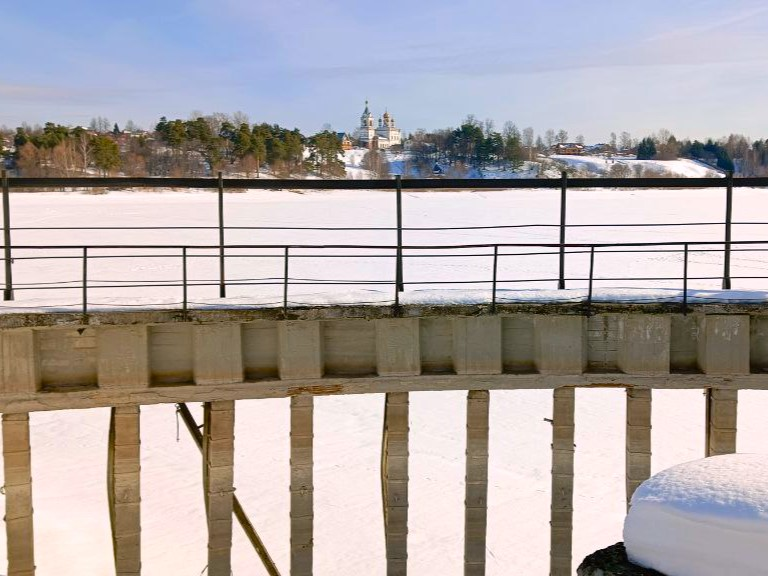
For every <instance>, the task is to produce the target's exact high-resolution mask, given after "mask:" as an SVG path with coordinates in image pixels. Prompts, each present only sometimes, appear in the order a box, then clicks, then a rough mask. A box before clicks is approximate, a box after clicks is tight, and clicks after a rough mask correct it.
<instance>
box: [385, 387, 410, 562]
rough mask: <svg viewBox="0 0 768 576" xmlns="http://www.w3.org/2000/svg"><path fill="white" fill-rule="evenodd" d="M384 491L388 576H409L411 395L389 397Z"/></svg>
mask: <svg viewBox="0 0 768 576" xmlns="http://www.w3.org/2000/svg"><path fill="white" fill-rule="evenodd" d="M385 396H386V398H385V401H384V402H385V404H384V434H383V437H382V453H381V488H382V496H383V506H384V537H385V543H386V554H387V576H405V575H406V574H407V573H408V392H392V393H388V394H386V395H385Z"/></svg>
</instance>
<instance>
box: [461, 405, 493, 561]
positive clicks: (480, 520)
mask: <svg viewBox="0 0 768 576" xmlns="http://www.w3.org/2000/svg"><path fill="white" fill-rule="evenodd" d="M489 401H490V393H489V392H488V390H470V391H469V393H468V395H467V472H466V497H465V500H464V507H465V508H464V575H465V576H482V575H484V574H485V540H486V528H487V523H488V408H489V404H490V403H489Z"/></svg>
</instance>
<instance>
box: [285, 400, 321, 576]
mask: <svg viewBox="0 0 768 576" xmlns="http://www.w3.org/2000/svg"><path fill="white" fill-rule="evenodd" d="M313 408H314V399H313V397H312V396H308V395H307V396H293V397H292V398H291V486H290V490H291V576H312V548H313V538H314V536H313V532H314V519H315V518H314V506H313V502H314V494H313V493H314V486H313V477H312V476H313V474H312V466H313V456H312V444H313Z"/></svg>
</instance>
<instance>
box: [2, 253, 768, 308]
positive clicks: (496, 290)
mask: <svg viewBox="0 0 768 576" xmlns="http://www.w3.org/2000/svg"><path fill="white" fill-rule="evenodd" d="M221 248H222V247H221V246H220V245H216V244H212V245H201V244H195V245H169V244H157V245H146V244H143V245H129V244H123V245H108V244H102V245H59V246H15V247H14V250H15V251H17V252H22V253H29V254H31V255H24V256H20V257H17V258H16V259H17V260H18V261H19V262H23V261H58V260H74V261H79V263H80V264H79V269H80V273H81V279H80V281H79V282H78V281H75V280H61V281H57V280H53V281H48V282H30V283H25V284H18V285H17V286H15V287H14V290H15V291H17V292H24V291H56V290H59V291H61V290H68V291H72V290H79V291H80V293H81V299H80V304H79V306H80V308H81V311H82V313H83V314H87V313H88V310H89V305H93V304H94V299H93V293H94V292H95V291H102V290H103V291H110V292H111V293H113V292H114V291H115V290H123V291H125V290H127V289H136V288H154V289H157V288H172V289H173V290H174V291H177V292H176V293H178V294H179V295H180V296H181V298H180V300H179V301H178V302H177V304H178V305H179V306H181V308H182V311H183V313H184V314H187V311H188V309H189V307H190V304H191V303H193V302H191V301H190V290H192V289H195V290H197V291H198V293H199V291H200V290H199V289H201V288H206V287H207V288H220V287H221V284H220V281H219V278H216V277H211V278H196V279H192V278H190V277H189V264H190V261H191V260H205V259H209V260H210V259H215V260H218V259H219V251H220V250H221ZM223 249H224V250H223V252H224V258H225V259H237V258H246V259H257V260H260V261H266V260H275V259H277V260H282V270H283V273H282V276H263V277H256V278H230V279H225V284H224V286H225V287H230V288H232V287H244V286H250V287H268V286H272V287H275V288H276V289H279V290H280V292H281V295H282V298H281V300H279V301H274V302H269V303H266V304H267V305H272V306H278V305H279V306H280V307H281V308H282V310H283V312H284V313H286V314H287V312H288V308H289V307H291V306H309V305H313V302H312V301H311V300H310V301H304V302H299V301H295V300H292V299H291V298H290V290H291V288H296V287H300V286H304V287H306V286H315V287H317V286H326V287H339V286H345V287H364V288H367V289H371V288H375V289H377V290H378V291H379V293H380V294H381V297H382V298H383V299H381V300H378V301H375V302H361V301H352V302H343V304H348V305H355V304H381V305H394V306H395V307H396V308H398V307H399V306H400V305H401V293H402V292H403V291H404V290H405V288H406V287H418V288H421V289H429V288H446V287H450V288H453V289H455V288H457V287H458V288H463V289H467V288H475V289H476V288H482V289H484V290H488V289H490V290H489V293H488V295H487V299H486V300H485V301H484V302H479V303H482V304H487V305H488V306H489V309H490V311H491V312H495V311H496V308H497V305H498V304H502V303H511V302H513V301H514V300H512V299H510V298H508V297H505V292H504V290H505V288H506V289H509V287H510V286H514V287H516V288H520V287H522V288H527V289H530V288H531V287H532V286H533V287H537V288H539V287H542V288H544V289H553V290H554V289H555V287H558V288H559V286H560V285H561V283H562V282H564V281H567V282H569V283H574V282H575V283H580V284H582V285H584V289H585V290H586V294H585V295H584V296H577V298H578V299H579V300H580V301H582V302H583V304H584V306H585V310H586V313H587V314H590V311H591V307H592V304H593V302H594V293H595V289H596V287H597V285H598V284H606V283H608V284H611V283H613V284H615V283H617V282H635V283H637V282H643V283H650V282H664V283H666V286H665V287H666V288H674V289H679V291H680V292H679V295H673V296H669V297H667V298H668V299H670V300H672V302H673V303H674V304H675V305H679V306H680V308H681V309H682V310H683V311H684V312H686V311H687V310H688V306H689V299H690V296H689V283H690V282H691V281H713V280H714V281H719V280H721V277H720V276H712V275H709V276H703V275H695V276H692V275H690V272H689V264H690V255H691V254H692V253H696V254H710V255H711V254H724V253H725V252H726V249H725V248H724V244H723V243H722V242H714V241H713V242H656V243H648V242H627V243H611V244H604V243H599V244H564V245H563V244H557V243H556V244H546V243H543V244H530V243H519V244H502V243H499V244H460V245H432V246H396V245H370V244H359V245H358V244H335V245H333V244H331V245H315V244H306V245H300V244H297V245H280V244H274V245H268V244H259V245H251V244H232V245H225V246H223ZM728 249H729V250H730V251H731V252H733V253H750V252H752V253H754V252H757V253H763V254H766V255H768V240H765V241H763V240H746V241H732V242H730V245H729V247H728ZM147 250H150V251H153V252H150V253H146V251H147ZM361 250H362V251H365V253H364V254H361V253H359V252H360V251H361ZM563 250H564V253H565V254H566V255H569V256H575V255H582V256H584V257H587V258H588V266H586V269H585V270H584V273H583V274H581V275H577V276H568V277H563V276H554V275H553V276H544V277H521V276H515V277H512V276H504V275H500V274H499V267H500V263H501V261H502V260H504V259H510V258H513V259H514V258H518V259H519V258H525V257H552V258H554V257H560V256H561V255H562V254H563ZM467 251H471V252H469V253H467ZM232 252H237V253H236V254H232ZM37 253H42V254H37ZM174 254H175V256H174ZM653 254H664V255H666V256H668V255H670V254H671V255H674V256H676V257H679V258H680V266H679V269H680V273H679V274H675V275H664V276H653V275H642V276H636V275H635V276H633V275H626V274H625V275H620V276H617V275H607V274H598V273H597V270H598V268H599V265H600V257H601V256H606V255H629V256H633V257H635V256H638V255H653ZM126 258H129V259H165V260H169V259H170V260H176V261H177V262H178V265H179V267H180V269H181V278H178V279H173V278H171V279H168V278H166V279H156V280H155V279H150V280H135V281H134V280H103V279H97V278H92V277H90V275H89V269H90V268H91V266H90V265H92V264H93V263H94V261H104V260H110V259H126ZM349 258H352V259H358V258H365V259H371V258H373V259H385V260H391V261H393V264H396V263H397V262H399V261H401V260H414V261H416V260H424V259H439V258H462V259H465V258H469V259H486V261H487V262H488V271H487V275H486V276H485V277H473V278H463V279H462V278H451V279H446V280H440V279H415V280H412V281H404V280H401V279H400V277H398V274H397V268H398V266H397V265H394V266H393V269H394V270H393V272H394V273H393V274H392V276H390V277H389V278H386V277H385V278H381V277H373V278H358V279H348V278H338V277H335V276H330V277H324V278H315V277H297V276H291V275H290V270H291V262H292V261H293V262H296V261H299V260H302V261H306V260H313V259H320V260H324V261H325V260H334V259H349ZM765 261H766V270H765V272H764V273H763V274H757V275H750V276H745V275H739V276H733V277H732V278H733V279H734V280H755V279H765V280H766V281H768V258H766V259H765ZM766 285H768V282H766ZM220 294H221V292H219V295H220ZM568 298H569V297H568V296H563V297H555V298H553V299H551V300H549V301H563V300H566V301H568ZM619 300H621V299H620V298H618V299H616V301H619ZM642 300H643V298H640V300H638V298H636V297H626V298H625V299H624V300H622V301H623V302H627V303H638V302H640V301H642ZM652 300H654V301H663V300H664V297H659V296H654V297H652ZM761 300H762V299H761ZM520 301H526V299H525V298H523V299H521V300H520ZM539 301H542V300H541V299H539ZM96 302H97V303H98V299H97V300H96ZM514 302H518V301H514ZM261 304H262V305H265V303H264V302H262V303H261ZM116 306H121V305H119V304H118V305H116ZM14 307H17V306H14Z"/></svg>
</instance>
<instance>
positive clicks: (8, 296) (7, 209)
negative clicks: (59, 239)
mask: <svg viewBox="0 0 768 576" xmlns="http://www.w3.org/2000/svg"><path fill="white" fill-rule="evenodd" d="M2 185H3V258H4V262H5V289H4V290H3V300H13V270H12V267H11V264H12V261H11V187H10V185H9V183H8V173H7V172H6V171H5V170H3V171H2Z"/></svg>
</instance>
